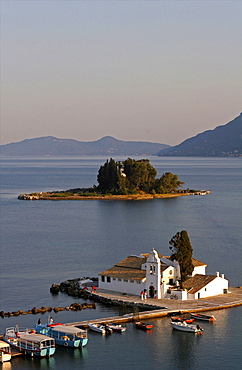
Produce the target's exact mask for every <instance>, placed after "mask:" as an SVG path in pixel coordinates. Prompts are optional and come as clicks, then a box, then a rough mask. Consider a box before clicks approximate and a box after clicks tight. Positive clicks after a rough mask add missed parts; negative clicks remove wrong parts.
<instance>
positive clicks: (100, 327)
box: [88, 323, 113, 334]
mask: <svg viewBox="0 0 242 370" xmlns="http://www.w3.org/2000/svg"><path fill="white" fill-rule="evenodd" d="M88 327H89V329H90V330H93V331H96V332H97V333H101V334H111V333H112V332H113V331H112V329H111V328H109V327H108V325H105V324H95V323H90V324H88Z"/></svg>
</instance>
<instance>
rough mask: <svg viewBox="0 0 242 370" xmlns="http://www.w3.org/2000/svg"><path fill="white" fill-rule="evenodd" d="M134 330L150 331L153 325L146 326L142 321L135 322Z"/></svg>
mask: <svg viewBox="0 0 242 370" xmlns="http://www.w3.org/2000/svg"><path fill="white" fill-rule="evenodd" d="M135 326H136V328H138V329H143V330H151V329H152V328H153V325H151V324H147V323H145V322H142V321H136V323H135Z"/></svg>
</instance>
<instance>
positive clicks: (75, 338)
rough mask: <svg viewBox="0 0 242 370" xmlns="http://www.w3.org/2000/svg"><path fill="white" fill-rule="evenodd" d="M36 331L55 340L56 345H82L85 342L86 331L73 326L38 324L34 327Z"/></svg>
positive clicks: (86, 340) (86, 339)
mask: <svg viewBox="0 0 242 370" xmlns="http://www.w3.org/2000/svg"><path fill="white" fill-rule="evenodd" d="M34 329H35V331H36V333H38V334H43V335H47V336H49V337H51V338H53V339H54V340H55V343H56V344H57V345H58V346H64V347H72V348H73V347H75V348H76V347H84V346H85V345H86V344H87V342H88V338H87V331H86V330H83V329H79V328H77V327H75V326H70V325H62V324H60V323H56V324H40V325H38V324H37V325H35V327H34Z"/></svg>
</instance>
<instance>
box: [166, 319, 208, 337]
mask: <svg viewBox="0 0 242 370" xmlns="http://www.w3.org/2000/svg"><path fill="white" fill-rule="evenodd" d="M171 326H172V327H173V329H176V330H180V331H186V332H189V333H200V334H202V331H203V329H202V328H200V326H199V325H193V324H187V323H186V322H174V321H172V322H171Z"/></svg>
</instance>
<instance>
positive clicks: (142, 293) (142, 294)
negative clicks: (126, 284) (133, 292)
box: [140, 290, 144, 301]
mask: <svg viewBox="0 0 242 370" xmlns="http://www.w3.org/2000/svg"><path fill="white" fill-rule="evenodd" d="M140 298H141V300H142V301H143V299H144V292H143V290H141V292H140Z"/></svg>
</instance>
